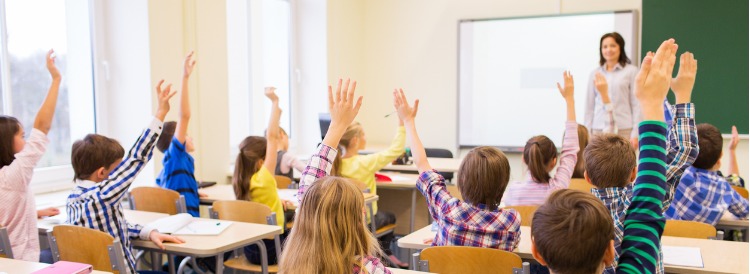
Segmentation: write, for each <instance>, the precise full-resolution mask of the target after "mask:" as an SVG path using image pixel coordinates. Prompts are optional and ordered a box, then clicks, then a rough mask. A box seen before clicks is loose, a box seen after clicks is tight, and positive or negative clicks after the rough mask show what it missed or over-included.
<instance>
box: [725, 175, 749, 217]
mask: <svg viewBox="0 0 750 274" xmlns="http://www.w3.org/2000/svg"><path fill="white" fill-rule="evenodd" d="M724 186H725V188H727V189H726V190H725V191H724V202H725V203H726V204H727V210H729V212H731V213H732V214H733V215H734V216H735V217H737V218H747V217H748V210H749V209H748V201H747V200H745V198H743V197H742V196H740V194H739V193H737V191H734V189H732V187H731V186H730V184H729V182H724Z"/></svg>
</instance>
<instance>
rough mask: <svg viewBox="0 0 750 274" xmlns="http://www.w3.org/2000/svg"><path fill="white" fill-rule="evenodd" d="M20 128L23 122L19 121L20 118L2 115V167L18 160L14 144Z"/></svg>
mask: <svg viewBox="0 0 750 274" xmlns="http://www.w3.org/2000/svg"><path fill="white" fill-rule="evenodd" d="M19 130H21V123H20V122H18V119H16V118H15V117H11V116H6V115H0V168H2V167H5V166H7V165H10V164H11V163H13V161H14V160H16V153H15V151H13V144H14V143H15V138H16V134H18V131H19Z"/></svg>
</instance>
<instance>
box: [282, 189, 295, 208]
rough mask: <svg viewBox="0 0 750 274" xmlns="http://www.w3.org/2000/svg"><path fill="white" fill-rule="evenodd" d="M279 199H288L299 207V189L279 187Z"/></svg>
mask: <svg viewBox="0 0 750 274" xmlns="http://www.w3.org/2000/svg"><path fill="white" fill-rule="evenodd" d="M278 192H279V199H282V200H287V201H290V202H292V204H294V206H296V207H299V201H297V192H298V191H297V190H296V189H279V190H278Z"/></svg>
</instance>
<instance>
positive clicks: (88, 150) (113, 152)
mask: <svg viewBox="0 0 750 274" xmlns="http://www.w3.org/2000/svg"><path fill="white" fill-rule="evenodd" d="M123 156H125V150H124V149H123V148H122V146H121V145H120V143H119V142H117V140H115V139H112V138H108V137H105V136H102V135H99V134H89V135H86V137H83V139H82V140H78V141H76V142H75V143H73V150H72V151H71V153H70V163H71V165H73V172H74V173H75V179H79V180H86V179H88V178H89V177H91V174H93V173H94V172H96V170H97V169H99V168H101V167H104V168H109V166H110V165H112V164H113V163H115V162H116V161H117V160H120V159H122V157H123Z"/></svg>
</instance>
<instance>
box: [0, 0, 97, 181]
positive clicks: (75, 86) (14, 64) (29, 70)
mask: <svg viewBox="0 0 750 274" xmlns="http://www.w3.org/2000/svg"><path fill="white" fill-rule="evenodd" d="M90 17H91V16H90V9H89V1H87V0H66V1H59V0H0V18H2V19H0V31H1V32H2V34H3V35H2V37H0V49H1V50H0V52H1V53H2V54H0V95H1V96H0V102H1V104H0V105H2V108H1V109H0V111H1V113H2V114H5V115H11V116H14V117H16V118H18V119H19V120H20V121H21V123H22V124H23V126H24V128H25V130H26V132H31V128H32V126H33V124H34V117H35V116H36V113H37V111H38V110H39V106H40V105H41V103H42V101H43V100H44V98H45V97H46V95H47V90H48V89H49V85H50V82H51V78H50V76H49V73H48V72H47V69H46V67H45V54H46V53H47V51H48V50H49V49H54V50H55V55H56V56H57V58H56V64H57V66H58V68H59V69H60V72H61V74H62V76H63V81H62V83H61V86H60V92H59V97H58V102H57V108H56V110H55V118H54V121H53V124H52V129H51V130H50V132H49V135H48V137H49V139H50V143H49V145H48V146H47V152H46V153H45V155H44V157H43V158H42V160H41V161H40V162H39V164H38V165H37V171H36V172H35V175H34V182H33V183H34V184H42V183H52V182H58V183H59V182H60V180H66V181H70V180H71V179H72V171H71V168H70V150H71V144H72V141H74V140H76V139H80V138H82V137H83V136H84V135H85V134H88V133H92V132H95V120H94V119H95V118H94V117H95V116H94V89H93V71H92V50H91V24H90V20H89V19H90ZM58 185H59V184H58Z"/></svg>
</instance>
